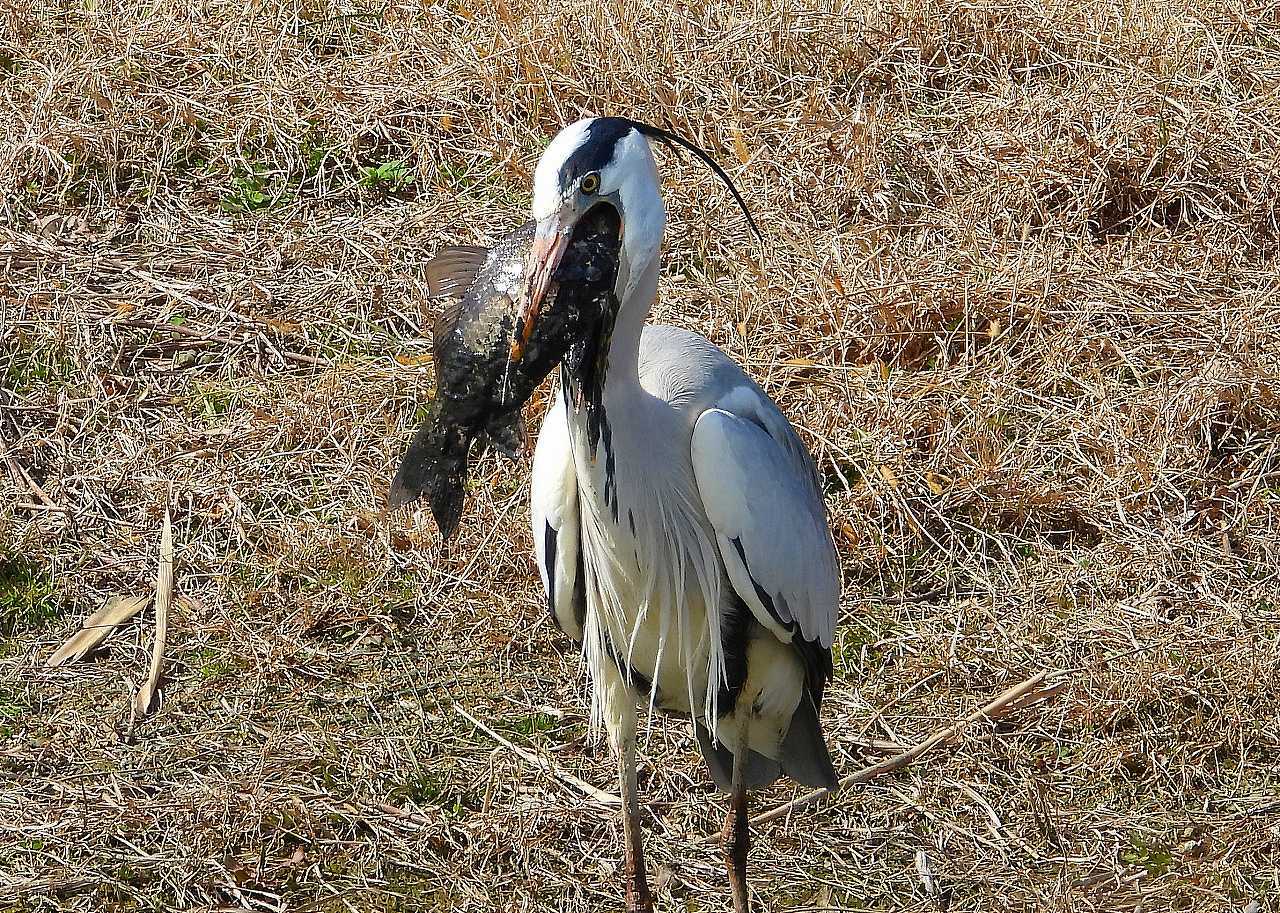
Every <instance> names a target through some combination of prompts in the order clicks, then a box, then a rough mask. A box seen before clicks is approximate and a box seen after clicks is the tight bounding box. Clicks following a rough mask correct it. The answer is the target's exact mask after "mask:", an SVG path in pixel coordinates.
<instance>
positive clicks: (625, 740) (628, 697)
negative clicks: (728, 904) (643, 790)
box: [601, 663, 653, 913]
mask: <svg viewBox="0 0 1280 913" xmlns="http://www.w3.org/2000/svg"><path fill="white" fill-rule="evenodd" d="M602 671H603V674H602V676H601V679H602V685H603V687H604V701H605V708H604V711H605V712H604V718H605V727H606V728H607V729H608V730H609V741H610V742H611V743H612V744H613V750H614V751H615V752H616V753H617V755H618V784H619V787H620V790H619V791H620V793H621V794H622V838H623V842H624V846H625V853H626V855H625V856H624V858H623V870H624V876H625V878H626V883H625V885H624V890H625V893H626V898H627V913H653V895H651V894H650V893H649V882H648V879H646V878H645V872H644V847H643V846H642V840H641V833H640V798H639V789H638V787H637V785H636V723H637V719H636V699H635V695H634V694H633V693H632V692H631V689H630V688H629V687H628V686H627V684H626V682H624V681H623V679H622V676H621V675H620V674H619V672H618V670H617V668H615V667H614V666H613V665H612V664H611V663H610V664H608V666H607V668H606V669H604V670H602Z"/></svg>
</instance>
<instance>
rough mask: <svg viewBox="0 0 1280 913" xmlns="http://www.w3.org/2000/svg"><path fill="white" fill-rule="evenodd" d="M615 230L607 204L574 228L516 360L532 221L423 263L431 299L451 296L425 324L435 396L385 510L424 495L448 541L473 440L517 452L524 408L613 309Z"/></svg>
mask: <svg viewBox="0 0 1280 913" xmlns="http://www.w3.org/2000/svg"><path fill="white" fill-rule="evenodd" d="M620 228H621V226H620V223H619V220H618V217H617V213H616V211H615V210H613V209H612V207H607V206H604V207H598V213H597V211H596V210H593V211H592V212H591V213H588V214H587V216H586V217H584V218H583V219H582V220H581V222H580V223H579V224H578V225H577V227H576V228H575V230H574V232H573V235H572V237H571V239H570V242H569V246H568V249H567V250H566V252H565V255H564V257H563V259H562V260H561V262H560V264H559V266H558V267H557V268H556V270H555V272H554V273H553V274H552V286H551V288H550V290H549V292H548V295H547V299H546V302H545V304H544V305H543V307H542V312H541V315H540V317H539V319H538V321H537V324H536V326H535V327H534V331H533V333H532V335H531V336H530V338H529V339H528V341H527V342H526V343H525V345H524V351H523V354H522V356H521V357H520V358H519V359H512V358H511V349H512V340H513V336H514V334H515V331H516V323H517V320H518V316H517V310H518V308H517V302H518V300H519V298H520V296H521V294H522V292H523V291H524V289H525V287H526V285H527V282H528V277H527V275H526V269H527V267H526V263H527V260H528V255H529V251H530V249H531V247H532V245H533V241H534V223H533V222H528V223H526V224H525V225H522V226H520V227H519V228H517V229H516V230H514V231H512V232H510V233H509V234H507V235H505V236H503V237H502V238H500V239H498V241H497V242H496V243H495V244H494V245H493V247H491V248H483V247H450V248H446V249H444V250H442V251H441V252H440V253H439V254H438V255H437V256H436V257H435V258H434V259H433V260H432V261H431V262H430V263H428V264H427V282H428V287H429V289H430V291H431V293H432V296H433V297H444V296H455V295H456V296H460V297H459V298H458V300H457V301H456V302H454V303H452V304H450V305H448V306H446V307H444V308H442V309H441V311H440V313H439V316H438V317H437V318H436V321H435V324H434V327H433V334H432V335H433V360H434V363H435V374H436V392H435V396H434V397H433V398H432V401H431V403H430V404H429V405H428V407H427V415H426V418H425V420H424V421H423V423H422V424H421V425H420V426H419V428H418V430H417V433H416V434H415V436H414V439H413V441H412V443H410V445H409V448H408V450H407V451H406V452H405V455H404V457H403V458H402V460H401V462H400V467H399V469H398V470H397V471H396V475H395V478H394V479H393V480H392V483H391V491H390V494H389V496H388V500H389V502H390V504H391V506H393V507H396V506H399V505H402V504H406V503H409V502H410V501H413V500H415V499H417V498H418V497H420V496H423V495H425V496H427V499H428V501H429V503H430V506H431V513H432V516H433V517H434V518H435V520H436V524H437V525H438V526H439V527H440V532H441V535H442V536H443V537H444V538H445V539H449V538H452V536H453V535H454V533H456V531H457V527H458V522H459V520H460V519H461V516H462V506H463V500H464V489H465V485H466V480H467V460H468V457H469V455H470V453H471V450H472V447H473V445H474V444H475V442H476V441H477V440H479V439H481V438H484V437H487V438H488V439H489V440H491V441H492V442H493V443H494V444H495V445H496V446H497V447H498V448H499V449H500V450H502V451H503V452H504V453H506V454H507V455H508V456H515V455H516V454H518V453H519V452H520V451H522V450H523V449H524V441H525V433H524V422H523V417H522V409H523V407H524V404H525V403H526V402H528V401H529V398H530V397H532V396H533V392H534V390H535V389H537V387H538V385H539V384H540V383H542V381H543V380H544V379H545V378H546V376H547V375H548V374H550V373H551V371H552V370H553V369H554V368H555V366H556V365H557V364H558V363H559V362H560V361H561V360H562V359H563V358H564V357H565V355H566V354H567V353H568V352H569V349H570V347H571V346H572V345H573V344H574V341H575V340H577V339H580V338H581V337H582V336H583V335H584V334H586V333H589V332H590V330H591V329H592V328H593V327H594V326H595V325H596V324H597V323H598V322H599V321H600V320H601V319H602V317H603V315H606V314H610V313H613V312H614V311H616V308H617V300H616V293H615V290H614V287H615V283H616V280H617V274H618V259H619V251H620V247H621V231H620Z"/></svg>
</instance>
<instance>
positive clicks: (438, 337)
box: [431, 299, 462, 383]
mask: <svg viewBox="0 0 1280 913" xmlns="http://www.w3.org/2000/svg"><path fill="white" fill-rule="evenodd" d="M461 317H462V301H461V299H459V300H458V301H450V302H449V303H448V304H445V305H444V306H442V307H441V308H440V310H438V311H436V319H435V320H434V321H433V322H432V324H431V361H432V363H433V364H434V365H435V367H436V382H437V383H439V381H440V363H441V361H443V358H444V352H443V350H441V348H440V346H441V343H442V342H443V341H444V340H446V339H448V338H449V334H450V333H452V332H453V330H454V327H456V326H457V325H458V320H459V319H460V318H461Z"/></svg>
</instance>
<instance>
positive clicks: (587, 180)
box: [579, 171, 600, 193]
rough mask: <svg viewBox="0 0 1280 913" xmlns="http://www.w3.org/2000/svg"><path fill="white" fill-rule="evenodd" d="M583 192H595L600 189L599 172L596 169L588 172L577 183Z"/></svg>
mask: <svg viewBox="0 0 1280 913" xmlns="http://www.w3.org/2000/svg"><path fill="white" fill-rule="evenodd" d="M579 186H580V187H581V188H582V192H583V193H595V192H596V191H597V190H599V189H600V174H599V172H596V171H591V172H588V173H587V174H586V175H585V176H584V177H583V178H582V183H581V184H580V185H579Z"/></svg>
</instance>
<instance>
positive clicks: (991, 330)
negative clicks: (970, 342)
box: [987, 320, 1000, 339]
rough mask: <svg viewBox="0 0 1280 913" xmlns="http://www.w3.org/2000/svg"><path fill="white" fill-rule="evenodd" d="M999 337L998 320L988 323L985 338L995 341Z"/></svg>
mask: <svg viewBox="0 0 1280 913" xmlns="http://www.w3.org/2000/svg"><path fill="white" fill-rule="evenodd" d="M999 335H1000V321H999V320H990V321H988V322H987V336H989V337H990V338H992V339H995V338H996V337H997V336H999Z"/></svg>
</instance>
